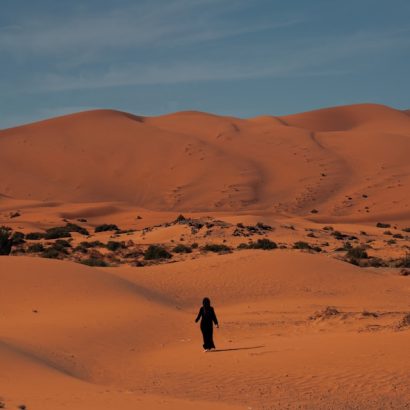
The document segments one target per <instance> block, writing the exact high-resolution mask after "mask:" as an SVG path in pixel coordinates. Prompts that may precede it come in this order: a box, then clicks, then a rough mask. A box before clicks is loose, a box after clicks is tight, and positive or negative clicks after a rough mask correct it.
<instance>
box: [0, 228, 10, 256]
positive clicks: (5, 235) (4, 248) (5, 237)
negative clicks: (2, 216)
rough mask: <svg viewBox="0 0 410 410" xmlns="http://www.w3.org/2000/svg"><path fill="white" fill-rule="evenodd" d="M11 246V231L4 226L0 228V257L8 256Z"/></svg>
mask: <svg viewBox="0 0 410 410" xmlns="http://www.w3.org/2000/svg"><path fill="white" fill-rule="evenodd" d="M12 245H13V241H12V239H11V229H10V228H8V227H6V226H2V227H0V255H10V252H11V247H12Z"/></svg>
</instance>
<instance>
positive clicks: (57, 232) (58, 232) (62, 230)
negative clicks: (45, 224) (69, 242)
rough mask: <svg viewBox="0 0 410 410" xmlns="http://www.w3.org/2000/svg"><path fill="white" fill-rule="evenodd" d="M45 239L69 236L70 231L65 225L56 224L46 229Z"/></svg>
mask: <svg viewBox="0 0 410 410" xmlns="http://www.w3.org/2000/svg"><path fill="white" fill-rule="evenodd" d="M44 237H45V239H58V238H71V233H70V232H69V231H68V230H67V229H66V227H65V226H56V227H55V228H49V229H47V230H46V233H45V236H44Z"/></svg>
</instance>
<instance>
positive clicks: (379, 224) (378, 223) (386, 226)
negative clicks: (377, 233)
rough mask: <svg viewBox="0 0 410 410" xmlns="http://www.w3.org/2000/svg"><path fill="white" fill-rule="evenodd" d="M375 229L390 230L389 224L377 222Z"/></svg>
mask: <svg viewBox="0 0 410 410" xmlns="http://www.w3.org/2000/svg"><path fill="white" fill-rule="evenodd" d="M376 227H377V228H390V227H391V225H390V224H385V223H383V222H377V224H376Z"/></svg>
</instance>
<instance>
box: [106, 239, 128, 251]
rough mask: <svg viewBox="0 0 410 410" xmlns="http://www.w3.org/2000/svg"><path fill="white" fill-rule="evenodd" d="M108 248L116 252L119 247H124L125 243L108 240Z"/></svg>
mask: <svg viewBox="0 0 410 410" xmlns="http://www.w3.org/2000/svg"><path fill="white" fill-rule="evenodd" d="M106 247H107V249H108V250H109V251H111V252H115V251H117V250H118V249H121V248H124V245H123V243H122V242H118V241H108V242H107V245H106Z"/></svg>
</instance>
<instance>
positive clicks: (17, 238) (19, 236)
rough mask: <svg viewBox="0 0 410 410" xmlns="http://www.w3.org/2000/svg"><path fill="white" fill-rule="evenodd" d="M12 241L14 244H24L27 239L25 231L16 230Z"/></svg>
mask: <svg viewBox="0 0 410 410" xmlns="http://www.w3.org/2000/svg"><path fill="white" fill-rule="evenodd" d="M11 241H12V243H13V245H22V244H23V243H24V242H25V240H24V233H23V232H14V233H13V235H12V237H11Z"/></svg>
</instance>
